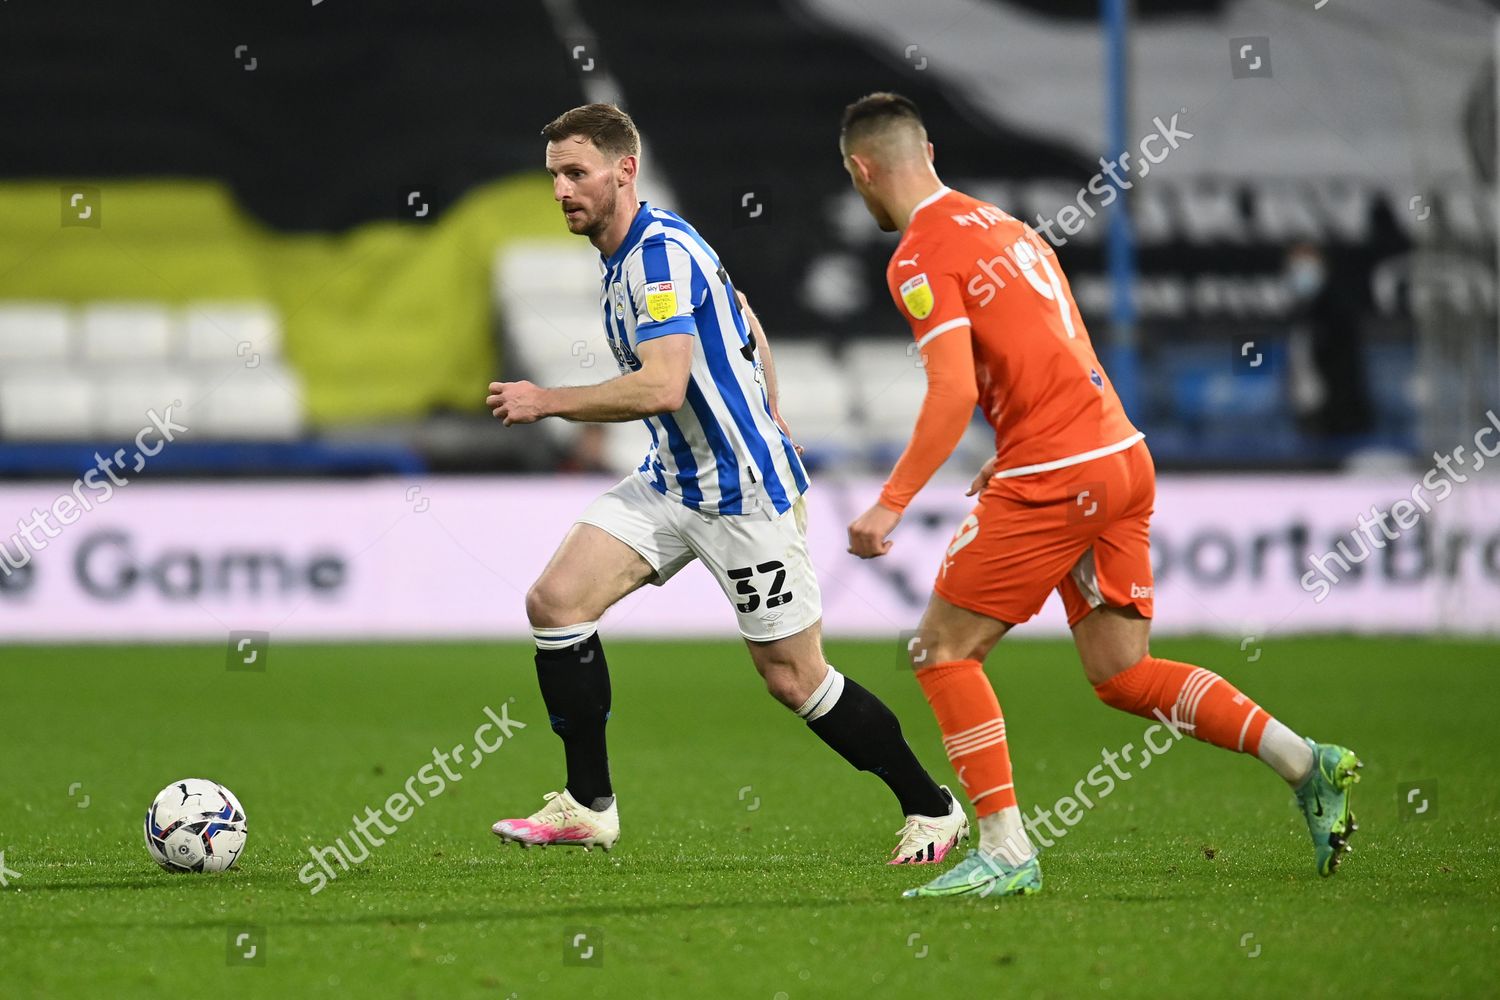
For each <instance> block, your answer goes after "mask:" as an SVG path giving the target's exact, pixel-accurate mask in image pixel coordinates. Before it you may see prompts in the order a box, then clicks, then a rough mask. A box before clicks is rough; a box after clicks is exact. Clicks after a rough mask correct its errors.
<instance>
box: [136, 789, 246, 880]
mask: <svg viewBox="0 0 1500 1000" xmlns="http://www.w3.org/2000/svg"><path fill="white" fill-rule="evenodd" d="M245 837H246V832H245V810H244V809H243V808H242V807H241V806H240V800H239V799H237V798H235V797H234V793H233V792H231V791H230V790H229V789H227V788H225V787H224V786H223V785H221V784H219V783H218V782H217V781H208V780H207V779H204V778H187V779H185V780H183V781H176V782H173V783H172V784H170V785H168V786H167V787H166V788H163V789H162V790H161V794H159V795H157V796H156V801H154V802H152V803H151V808H150V809H148V810H147V811H146V850H148V851H150V852H151V860H153V861H155V862H156V863H157V864H159V865H161V866H162V867H163V868H165V869H166V870H167V871H169V872H222V871H225V870H227V869H229V868H232V867H233V866H234V862H235V859H237V858H238V857H239V856H240V852H241V851H243V850H244V849H245Z"/></svg>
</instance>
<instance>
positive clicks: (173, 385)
mask: <svg viewBox="0 0 1500 1000" xmlns="http://www.w3.org/2000/svg"><path fill="white" fill-rule="evenodd" d="M92 383H93V387H94V388H93V392H94V396H95V403H94V415H95V420H94V427H93V434H92V435H91V436H94V437H99V438H102V439H104V440H107V441H117V440H118V441H123V440H125V439H127V438H133V437H135V435H136V434H137V433H138V432H140V431H141V430H142V429H143V428H146V427H150V426H153V425H152V421H151V418H150V417H149V416H148V415H147V414H148V413H150V411H152V410H155V411H156V412H157V413H158V414H160V415H161V416H163V417H165V416H166V410H167V407H168V406H171V407H172V419H173V420H174V421H176V422H177V423H189V421H187V420H184V419H183V414H185V413H187V412H188V408H189V407H191V406H192V405H193V402H194V397H193V390H194V385H193V380H192V379H191V378H190V377H189V376H188V374H187V373H186V372H185V371H184V370H182V369H179V368H170V367H167V366H165V365H122V366H120V367H119V368H117V369H112V370H96V371H95V372H94V373H93V375H92ZM175 404H180V405H175Z"/></svg>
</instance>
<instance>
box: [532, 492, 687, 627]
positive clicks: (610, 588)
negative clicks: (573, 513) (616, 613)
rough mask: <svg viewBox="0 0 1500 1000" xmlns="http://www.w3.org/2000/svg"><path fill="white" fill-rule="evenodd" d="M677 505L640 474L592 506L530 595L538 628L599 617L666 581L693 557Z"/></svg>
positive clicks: (595, 501) (553, 558)
mask: <svg viewBox="0 0 1500 1000" xmlns="http://www.w3.org/2000/svg"><path fill="white" fill-rule="evenodd" d="M677 509H678V505H676V504H674V503H673V502H672V501H670V500H668V499H667V498H666V497H664V496H662V495H660V494H658V493H656V492H655V491H654V490H652V489H651V488H650V487H649V486H647V485H646V484H645V483H643V482H641V480H640V478H639V477H638V476H626V477H625V478H624V479H622V480H621V481H620V482H619V483H617V484H616V485H615V486H614V487H612V488H611V489H609V490H607V491H606V492H604V493H603V494H601V495H600V496H599V497H598V498H597V499H595V500H594V502H593V503H591V504H589V506H588V508H587V509H586V510H584V512H583V513H582V514H580V515H579V517H578V523H577V524H575V525H573V527H572V528H571V529H570V530H569V532H568V534H567V536H566V537H565V538H564V539H563V542H562V545H560V546H559V547H558V549H557V552H556V553H555V554H554V555H553V556H552V560H551V562H549V563H548V564H547V568H546V569H544V570H543V571H542V575H541V576H540V577H539V578H538V579H537V581H536V583H535V584H533V585H532V587H531V590H530V592H529V593H528V594H527V595H526V610H527V614H528V615H529V616H530V618H531V623H532V625H533V626H536V627H553V628H556V627H560V626H563V625H573V624H577V623H578V622H582V621H595V620H597V619H598V618H599V616H600V615H602V614H603V613H604V612H605V610H606V609H608V608H609V607H610V606H611V605H613V604H614V603H616V602H617V601H619V600H620V599H621V598H623V597H624V596H625V595H626V594H629V593H630V592H632V591H634V590H635V589H637V588H638V587H640V586H641V585H642V584H645V583H657V584H660V583H663V582H665V581H666V580H668V579H670V578H671V576H672V575H673V574H675V573H676V572H677V571H678V570H680V569H681V568H682V567H683V566H685V565H687V563H689V562H691V561H692V558H693V554H692V550H691V549H690V548H689V547H688V545H687V542H686V541H684V540H683V539H682V538H681V536H680V534H679V533H678V531H677V527H676V525H675V523H674V518H675V517H676V516H677Z"/></svg>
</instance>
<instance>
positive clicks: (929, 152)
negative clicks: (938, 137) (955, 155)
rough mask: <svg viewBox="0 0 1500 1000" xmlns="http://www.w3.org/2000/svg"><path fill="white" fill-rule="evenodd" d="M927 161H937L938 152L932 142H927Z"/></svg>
mask: <svg viewBox="0 0 1500 1000" xmlns="http://www.w3.org/2000/svg"><path fill="white" fill-rule="evenodd" d="M927 162H928V163H935V162H937V153H936V152H935V151H934V150H933V148H932V143H930V142H929V143H928V144H927Z"/></svg>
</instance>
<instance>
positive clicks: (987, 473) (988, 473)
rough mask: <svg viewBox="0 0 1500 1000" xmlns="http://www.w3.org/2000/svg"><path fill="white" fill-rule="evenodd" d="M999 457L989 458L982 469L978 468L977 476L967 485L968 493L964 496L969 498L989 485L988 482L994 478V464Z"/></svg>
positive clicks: (992, 456)
mask: <svg viewBox="0 0 1500 1000" xmlns="http://www.w3.org/2000/svg"><path fill="white" fill-rule="evenodd" d="M999 457H1000V456H999V455H991V456H990V460H989V461H988V462H985V463H984V465H983V467H981V468H980V470H979V475H977V476H975V477H974V481H973V482H972V483H970V484H969V489H968V492H966V493H965V494H964V496H966V497H971V496H973V495H974V494H976V493H978V492H979V491H980V490H982V489H984V488H985V486H987V485H988V484H989V481H990V480H991V479H992V478H994V475H995V462H996V460H997V459H998V458H999Z"/></svg>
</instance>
